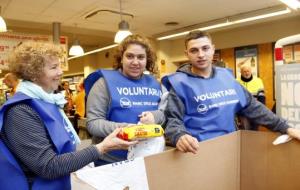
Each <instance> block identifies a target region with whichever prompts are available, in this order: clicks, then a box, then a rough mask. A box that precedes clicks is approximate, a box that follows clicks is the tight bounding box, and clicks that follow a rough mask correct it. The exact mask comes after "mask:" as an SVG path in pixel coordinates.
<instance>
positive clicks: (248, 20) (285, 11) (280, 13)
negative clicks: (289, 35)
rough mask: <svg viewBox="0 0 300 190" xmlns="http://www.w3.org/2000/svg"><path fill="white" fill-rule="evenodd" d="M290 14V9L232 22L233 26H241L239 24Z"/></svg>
mask: <svg viewBox="0 0 300 190" xmlns="http://www.w3.org/2000/svg"><path fill="white" fill-rule="evenodd" d="M290 12H291V10H290V9H289V8H286V9H285V10H281V11H277V12H273V13H267V14H263V15H258V16H253V17H248V18H244V19H239V20H236V21H232V23H233V24H239V23H244V22H250V21H253V20H259V19H264V18H269V17H273V16H279V15H283V14H287V13H290Z"/></svg>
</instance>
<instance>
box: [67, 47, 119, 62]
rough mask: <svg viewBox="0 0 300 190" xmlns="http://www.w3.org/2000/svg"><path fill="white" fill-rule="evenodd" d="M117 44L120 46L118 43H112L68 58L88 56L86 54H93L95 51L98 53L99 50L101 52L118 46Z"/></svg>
mask: <svg viewBox="0 0 300 190" xmlns="http://www.w3.org/2000/svg"><path fill="white" fill-rule="evenodd" d="M117 46H118V45H117V44H112V45H109V46H105V47H102V48H98V49H95V50H92V51H88V52H86V53H84V54H82V55H78V56H73V57H69V58H68V60H71V59H76V58H79V57H82V56H86V55H89V54H93V53H98V52H101V51H104V50H108V49H111V48H114V47H117Z"/></svg>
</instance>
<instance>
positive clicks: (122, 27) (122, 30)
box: [114, 0, 132, 43]
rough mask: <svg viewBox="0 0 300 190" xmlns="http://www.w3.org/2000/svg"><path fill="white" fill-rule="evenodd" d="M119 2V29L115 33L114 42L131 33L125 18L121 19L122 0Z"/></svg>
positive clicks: (118, 41) (119, 41) (120, 40)
mask: <svg viewBox="0 0 300 190" xmlns="http://www.w3.org/2000/svg"><path fill="white" fill-rule="evenodd" d="M119 2H120V18H121V22H120V23H119V31H118V32H117V33H116V35H115V40H114V42H115V43H121V42H122V40H123V39H124V38H126V37H127V36H129V35H131V34H132V33H131V32H130V31H129V24H128V22H126V21H125V20H123V13H122V1H121V0H119Z"/></svg>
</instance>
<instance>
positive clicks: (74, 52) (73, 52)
mask: <svg viewBox="0 0 300 190" xmlns="http://www.w3.org/2000/svg"><path fill="white" fill-rule="evenodd" d="M75 27H76V24H75ZM83 54H84V51H83V48H82V47H81V46H80V44H79V40H78V39H77V38H76V37H75V34H74V35H73V45H72V47H71V48H70V50H69V55H70V56H81V55H83Z"/></svg>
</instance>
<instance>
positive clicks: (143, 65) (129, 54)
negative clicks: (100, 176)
mask: <svg viewBox="0 0 300 190" xmlns="http://www.w3.org/2000/svg"><path fill="white" fill-rule="evenodd" d="M115 60H116V67H115V70H104V69H100V70H98V71H96V72H94V73H92V74H90V75H89V76H88V77H87V79H86V80H85V89H86V95H87V106H86V108H87V129H88V131H89V132H90V134H92V135H93V141H94V142H99V141H101V139H103V138H104V137H106V136H107V135H108V134H109V133H111V132H112V131H113V130H115V129H116V128H119V127H125V126H128V125H130V124H136V123H138V122H141V123H147V124H150V123H152V124H153V123H157V124H162V123H163V122H164V119H165V118H164V113H163V110H162V107H159V104H160V101H161V95H162V90H161V86H160V83H159V82H158V81H157V80H156V79H155V78H154V77H153V76H151V75H148V74H144V71H148V72H150V73H152V74H153V73H155V69H156V67H155V61H156V55H155V52H154V51H153V49H152V47H151V46H150V43H149V42H148V40H147V39H146V38H144V37H142V36H140V35H130V36H128V37H127V38H125V39H124V40H123V41H122V42H121V43H120V44H119V46H118V47H117V53H116V55H115ZM91 81H92V82H91ZM94 81H96V82H95V83H94V84H93V82H94ZM91 83H92V85H91ZM160 105H161V104H160ZM126 158H127V151H124V150H118V151H111V152H109V153H107V154H105V155H103V158H102V159H101V160H99V161H98V162H97V163H95V164H96V165H103V164H107V163H112V162H116V161H121V160H125V159H126Z"/></svg>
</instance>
